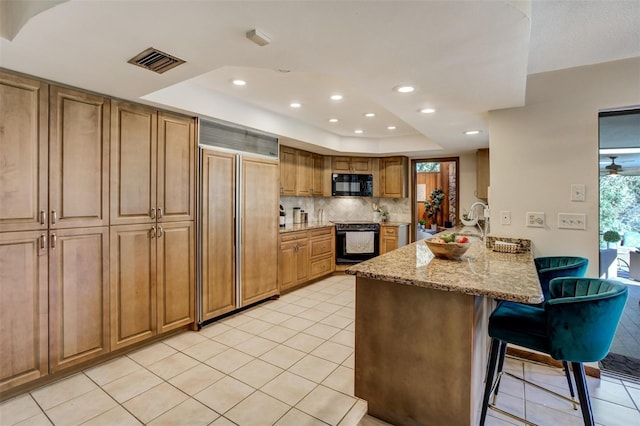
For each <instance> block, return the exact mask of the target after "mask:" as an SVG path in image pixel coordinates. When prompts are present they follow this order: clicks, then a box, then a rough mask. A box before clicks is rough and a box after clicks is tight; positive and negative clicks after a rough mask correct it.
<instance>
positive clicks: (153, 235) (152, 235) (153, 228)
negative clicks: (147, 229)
mask: <svg viewBox="0 0 640 426" xmlns="http://www.w3.org/2000/svg"><path fill="white" fill-rule="evenodd" d="M155 237H156V227H155V226H152V227H151V238H155Z"/></svg>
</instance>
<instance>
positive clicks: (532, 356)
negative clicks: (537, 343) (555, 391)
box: [507, 346, 600, 379]
mask: <svg viewBox="0 0 640 426" xmlns="http://www.w3.org/2000/svg"><path fill="white" fill-rule="evenodd" d="M507 354H508V355H512V356H515V357H516V358H522V359H526V360H528V361H533V362H538V363H540V364H547V365H551V366H553V367H558V368H562V362H561V361H558V360H555V359H553V358H551V357H550V356H549V355H545V354H541V353H538V352H531V351H528V350H526V349H521V348H514V347H511V346H507ZM584 372H585V373H586V375H587V376H591V377H596V378H598V379H599V378H600V369H599V368H596V367H592V366H590V365H585V366H584Z"/></svg>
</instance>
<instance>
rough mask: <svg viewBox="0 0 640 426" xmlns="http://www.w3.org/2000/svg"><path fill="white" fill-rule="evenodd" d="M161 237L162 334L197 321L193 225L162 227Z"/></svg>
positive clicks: (158, 233) (158, 276) (159, 292)
mask: <svg viewBox="0 0 640 426" xmlns="http://www.w3.org/2000/svg"><path fill="white" fill-rule="evenodd" d="M156 237H157V253H158V255H157V263H156V280H157V285H156V287H157V296H158V301H157V306H158V333H164V332H166V331H169V330H173V329H175V328H179V327H182V326H185V325H189V324H191V323H193V322H194V321H195V311H194V303H195V286H194V285H193V284H194V283H195V254H194V250H195V242H194V230H193V222H191V221H187V222H169V223H163V224H159V225H158V227H157V231H156Z"/></svg>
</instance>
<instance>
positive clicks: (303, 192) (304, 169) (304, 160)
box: [296, 151, 314, 197]
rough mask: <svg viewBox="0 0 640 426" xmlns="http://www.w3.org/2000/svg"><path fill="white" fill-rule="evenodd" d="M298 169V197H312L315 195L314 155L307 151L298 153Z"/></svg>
mask: <svg viewBox="0 0 640 426" xmlns="http://www.w3.org/2000/svg"><path fill="white" fill-rule="evenodd" d="M296 155H297V159H298V169H297V171H296V176H297V181H296V188H297V191H296V195H298V196H301V197H311V196H312V195H313V177H314V172H313V154H311V153H310V152H307V151H297V153H296Z"/></svg>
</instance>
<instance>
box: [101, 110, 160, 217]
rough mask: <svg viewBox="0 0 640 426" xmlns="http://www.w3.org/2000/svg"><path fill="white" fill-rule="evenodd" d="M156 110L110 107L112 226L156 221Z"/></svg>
mask: <svg viewBox="0 0 640 426" xmlns="http://www.w3.org/2000/svg"><path fill="white" fill-rule="evenodd" d="M157 128H158V126H157V115H156V111H155V110H153V109H150V108H146V107H143V106H140V105H133V104H128V103H125V102H119V101H113V102H112V104H111V218H110V223H111V225H124V224H132V223H152V222H154V221H155V218H156V211H155V209H156V154H157V139H156V134H157Z"/></svg>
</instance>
